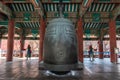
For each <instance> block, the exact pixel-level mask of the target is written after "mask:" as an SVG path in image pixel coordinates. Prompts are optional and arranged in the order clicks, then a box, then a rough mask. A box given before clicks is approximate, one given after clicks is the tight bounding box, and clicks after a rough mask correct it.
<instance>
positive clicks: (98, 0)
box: [94, 0, 120, 4]
mask: <svg viewBox="0 0 120 80" xmlns="http://www.w3.org/2000/svg"><path fill="white" fill-rule="evenodd" d="M94 3H116V4H119V3H120V0H94Z"/></svg>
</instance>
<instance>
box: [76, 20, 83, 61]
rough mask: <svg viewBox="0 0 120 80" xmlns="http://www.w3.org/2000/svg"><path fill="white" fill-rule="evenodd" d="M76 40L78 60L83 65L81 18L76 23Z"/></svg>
mask: <svg viewBox="0 0 120 80" xmlns="http://www.w3.org/2000/svg"><path fill="white" fill-rule="evenodd" d="M77 40H78V56H79V57H78V58H79V61H80V62H82V63H83V22H82V18H80V19H79V20H78V23H77Z"/></svg>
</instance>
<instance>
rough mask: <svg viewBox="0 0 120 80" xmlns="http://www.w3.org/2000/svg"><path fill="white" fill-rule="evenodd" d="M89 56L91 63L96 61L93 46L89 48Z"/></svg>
mask: <svg viewBox="0 0 120 80" xmlns="http://www.w3.org/2000/svg"><path fill="white" fill-rule="evenodd" d="M89 56H90V61H94V53H93V48H92V45H90V46H89Z"/></svg>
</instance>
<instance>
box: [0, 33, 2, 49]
mask: <svg viewBox="0 0 120 80" xmlns="http://www.w3.org/2000/svg"><path fill="white" fill-rule="evenodd" d="M1 42H2V34H0V49H1Z"/></svg>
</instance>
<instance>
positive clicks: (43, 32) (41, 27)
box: [39, 18, 45, 62]
mask: <svg viewBox="0 0 120 80" xmlns="http://www.w3.org/2000/svg"><path fill="white" fill-rule="evenodd" d="M39 31H40V32H39V35H40V42H39V44H40V46H39V47H40V48H39V62H40V61H42V60H43V41H44V35H45V21H44V19H43V18H41V19H40V28H39Z"/></svg>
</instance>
